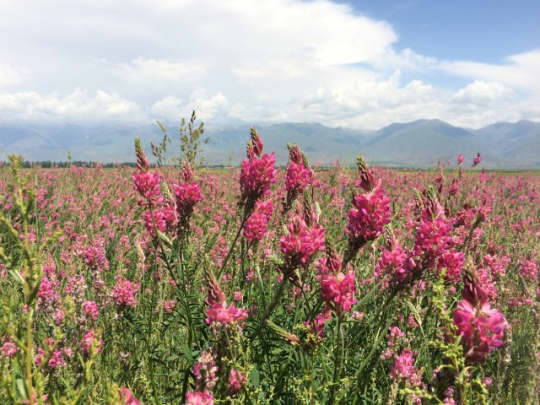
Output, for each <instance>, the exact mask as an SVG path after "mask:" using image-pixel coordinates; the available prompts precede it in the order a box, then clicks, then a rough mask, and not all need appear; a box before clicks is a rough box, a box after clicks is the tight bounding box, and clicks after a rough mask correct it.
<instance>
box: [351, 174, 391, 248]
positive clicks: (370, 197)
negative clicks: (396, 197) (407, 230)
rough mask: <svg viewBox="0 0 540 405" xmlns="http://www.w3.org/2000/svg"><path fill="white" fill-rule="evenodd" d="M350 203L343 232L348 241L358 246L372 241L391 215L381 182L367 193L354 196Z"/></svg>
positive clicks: (388, 201)
mask: <svg viewBox="0 0 540 405" xmlns="http://www.w3.org/2000/svg"><path fill="white" fill-rule="evenodd" d="M352 203H353V206H354V207H353V208H351V209H350V210H349V220H348V223H347V228H346V230H345V232H347V233H348V234H349V239H350V240H352V241H354V242H356V243H360V244H363V243H365V242H367V241H370V240H374V239H375V238H377V237H378V236H379V235H380V234H381V233H382V231H383V227H384V226H385V225H386V224H387V223H388V222H390V215H391V212H390V199H389V198H388V197H387V196H386V195H385V194H384V191H383V189H382V188H381V180H379V182H378V183H377V185H376V186H375V188H374V189H373V190H371V191H370V192H369V193H365V194H361V193H360V194H357V195H355V196H354V198H353V201H352Z"/></svg>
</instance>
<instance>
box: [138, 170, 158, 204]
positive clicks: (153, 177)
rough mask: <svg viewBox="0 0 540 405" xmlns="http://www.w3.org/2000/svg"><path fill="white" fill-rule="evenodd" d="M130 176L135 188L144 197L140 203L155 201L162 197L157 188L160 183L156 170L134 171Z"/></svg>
mask: <svg viewBox="0 0 540 405" xmlns="http://www.w3.org/2000/svg"><path fill="white" fill-rule="evenodd" d="M132 177H133V182H134V183H135V189H136V190H137V191H138V192H139V194H140V195H141V196H142V197H143V198H144V199H145V201H141V204H143V205H144V204H147V203H155V202H159V201H161V200H162V199H163V197H162V196H161V193H160V189H159V184H160V183H161V178H160V177H159V174H157V173H156V172H141V171H136V172H134V173H133V176H132Z"/></svg>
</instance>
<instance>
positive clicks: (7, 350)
mask: <svg viewBox="0 0 540 405" xmlns="http://www.w3.org/2000/svg"><path fill="white" fill-rule="evenodd" d="M18 350H19V348H18V347H17V346H16V345H15V343H13V342H11V341H9V340H8V341H7V342H5V343H4V344H3V345H2V348H0V352H1V353H2V357H13V356H15V353H17V351H18Z"/></svg>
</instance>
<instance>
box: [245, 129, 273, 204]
mask: <svg viewBox="0 0 540 405" xmlns="http://www.w3.org/2000/svg"><path fill="white" fill-rule="evenodd" d="M263 147H264V145H263V142H262V140H261V137H260V136H259V134H258V132H257V131H256V130H255V128H251V141H250V142H249V143H248V145H247V160H246V159H244V160H242V166H241V169H240V191H241V193H242V196H241V201H242V202H243V203H246V204H247V207H248V211H250V210H251V209H252V208H253V206H254V205H255V202H256V201H257V200H258V199H259V198H261V197H262V196H264V195H265V194H266V193H267V192H268V191H269V190H270V186H271V185H272V184H274V182H275V181H276V168H275V163H276V158H275V156H274V153H273V152H272V154H271V155H268V154H264V155H263V154H262V151H263Z"/></svg>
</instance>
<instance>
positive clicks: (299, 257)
mask: <svg viewBox="0 0 540 405" xmlns="http://www.w3.org/2000/svg"><path fill="white" fill-rule="evenodd" d="M287 229H288V234H287V235H284V236H282V237H281V239H280V245H281V252H282V253H283V255H284V256H285V259H286V261H287V263H288V264H289V266H290V268H292V267H296V266H297V265H299V264H306V263H308V262H309V261H310V260H311V258H312V257H313V255H314V254H315V253H317V252H319V251H324V246H325V230H324V228H323V227H322V226H321V225H319V224H318V223H315V224H313V225H312V226H311V227H308V225H307V224H306V221H304V219H303V218H302V217H301V216H300V215H298V214H296V215H294V217H293V218H292V220H291V222H290V223H289V224H288V225H287Z"/></svg>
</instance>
